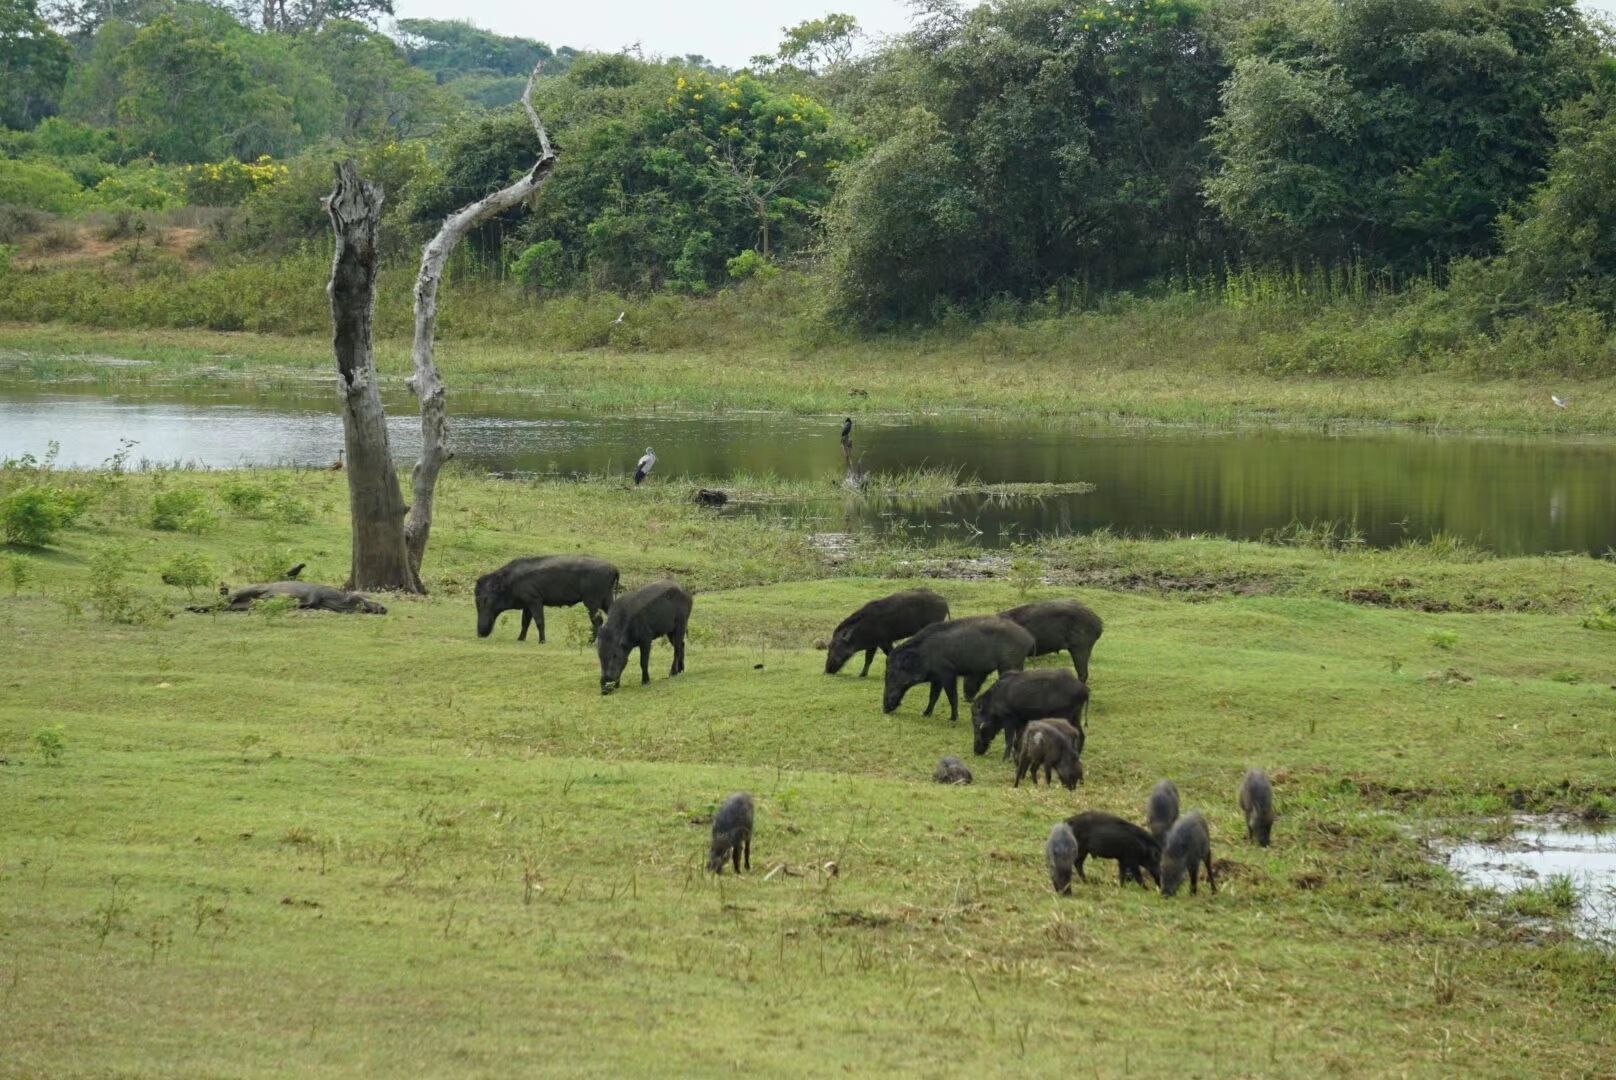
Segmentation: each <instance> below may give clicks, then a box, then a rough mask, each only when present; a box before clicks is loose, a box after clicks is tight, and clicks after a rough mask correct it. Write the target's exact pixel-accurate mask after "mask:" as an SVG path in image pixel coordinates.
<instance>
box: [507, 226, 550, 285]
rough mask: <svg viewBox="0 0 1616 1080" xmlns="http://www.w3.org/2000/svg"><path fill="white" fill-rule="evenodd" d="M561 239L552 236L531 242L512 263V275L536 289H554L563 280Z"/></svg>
mask: <svg viewBox="0 0 1616 1080" xmlns="http://www.w3.org/2000/svg"><path fill="white" fill-rule="evenodd" d="M562 258H563V253H562V251H561V241H559V240H557V239H555V238H554V237H551V238H550V239H548V240H540V241H539V242H538V243H537V244H529V245H528V246H527V247H526V248H524V249H523V251H522V253H521V254H520V255H518V256H517V257H516V261H515V262H513V263H511V277H513V278H515V279H516V280H517V281H519V282H521V283H522V284H523V285H529V286H531V287H533V288H535V289H554V288H557V287H559V286H560V285H561V283H562V281H563V276H562V274H563V270H562Z"/></svg>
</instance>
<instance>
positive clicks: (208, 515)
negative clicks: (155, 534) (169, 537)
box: [151, 488, 219, 533]
mask: <svg viewBox="0 0 1616 1080" xmlns="http://www.w3.org/2000/svg"><path fill="white" fill-rule="evenodd" d="M218 523H219V519H218V516H217V515H216V514H214V513H213V511H212V510H211V509H209V507H208V502H207V495H206V494H205V493H204V492H201V491H198V490H197V489H196V488H179V489H176V490H174V491H160V492H158V493H157V494H156V495H153V496H152V516H151V527H152V528H154V529H158V530H160V531H162V532H191V533H199V532H205V531H207V530H208V529H211V528H212V527H213V526H214V525H217V524H218Z"/></svg>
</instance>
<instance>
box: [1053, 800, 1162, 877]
mask: <svg viewBox="0 0 1616 1080" xmlns="http://www.w3.org/2000/svg"><path fill="white" fill-rule="evenodd" d="M1066 824H1068V825H1070V826H1071V828H1072V835H1073V836H1075V837H1077V876H1078V877H1079V878H1082V879H1083V880H1084V881H1087V880H1088V878H1087V877H1086V876H1085V875H1084V873H1083V862H1084V860H1085V859H1087V858H1088V857H1089V856H1090V855H1093V856H1094V857H1095V858H1096V859H1115V860H1116V861H1117V884H1118V885H1126V884H1128V879H1129V878H1132V879H1133V880H1134V881H1137V882H1138V883H1139V887H1140V888H1141V889H1142V888H1145V887H1146V886H1145V879H1144V876H1143V875H1144V874H1149V875H1150V880H1152V881H1154V882H1156V883H1157V884H1158V885H1159V884H1161V879H1160V878H1159V877H1158V876H1157V874H1158V870H1157V864H1159V863H1160V862H1161V851H1162V849H1161V844H1160V843H1158V842H1157V840H1156V838H1155V837H1154V836H1151V835H1150V833H1149V832H1148V831H1146V830H1145V829H1141V828H1140V827H1139V826H1137V825H1135V824H1134V823H1133V822H1131V821H1127V820H1125V819H1123V818H1119V817H1117V816H1116V815H1115V814H1107V813H1103V812H1102V811H1099V810H1085V811H1083V813H1081V814H1078V815H1077V816H1076V817H1070V818H1067V819H1066ZM1141 871H1142V872H1143V873H1141Z"/></svg>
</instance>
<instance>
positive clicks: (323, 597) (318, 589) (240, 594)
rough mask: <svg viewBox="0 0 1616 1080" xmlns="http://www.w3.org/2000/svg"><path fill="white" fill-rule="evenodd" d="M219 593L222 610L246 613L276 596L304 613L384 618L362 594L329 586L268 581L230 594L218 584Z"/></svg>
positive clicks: (374, 605)
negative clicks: (223, 599) (222, 597)
mask: <svg viewBox="0 0 1616 1080" xmlns="http://www.w3.org/2000/svg"><path fill="white" fill-rule="evenodd" d="M219 592H220V593H221V594H223V595H225V596H226V597H227V602H226V605H225V610H226V611H246V610H247V609H248V608H250V607H252V606H253V602H254V601H256V600H269V599H271V598H273V597H277V596H290V597H291V598H292V599H294V600H296V601H297V606H298V607H299V608H302V609H305V610H308V611H339V612H342V613H343V614H345V615H352V614H354V613H358V614H361V615H386V614H387V609H386V608H384V607H382V606H381V605H380V604H378V603H376V601H374V600H371V599H369V598H368V597H366V596H365V595H363V594H362V593H356V592H344V591H343V590H341V589H334V588H332V587H331V586H330V585H312V584H310V583H309V582H307V581H272V582H268V583H267V584H263V585H245V586H243V587H242V588H239V589H236V590H235V591H231V590H230V588H229V586H226V585H220V586H219ZM191 610H192V611H201V612H207V611H211V610H213V609H212V608H205V607H197V608H192V609H191Z"/></svg>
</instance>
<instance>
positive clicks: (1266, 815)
mask: <svg viewBox="0 0 1616 1080" xmlns="http://www.w3.org/2000/svg"><path fill="white" fill-rule="evenodd" d="M1240 812H1241V813H1243V814H1245V815H1246V839H1247V840H1255V841H1257V845H1258V846H1259V847H1267V846H1268V841H1269V840H1270V838H1271V837H1272V834H1273V831H1274V786H1273V785H1272V784H1270V783H1269V782H1268V774H1267V773H1265V772H1263V771H1262V770H1261V769H1250V770H1247V772H1246V778H1245V779H1244V780H1242V781H1240Z"/></svg>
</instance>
